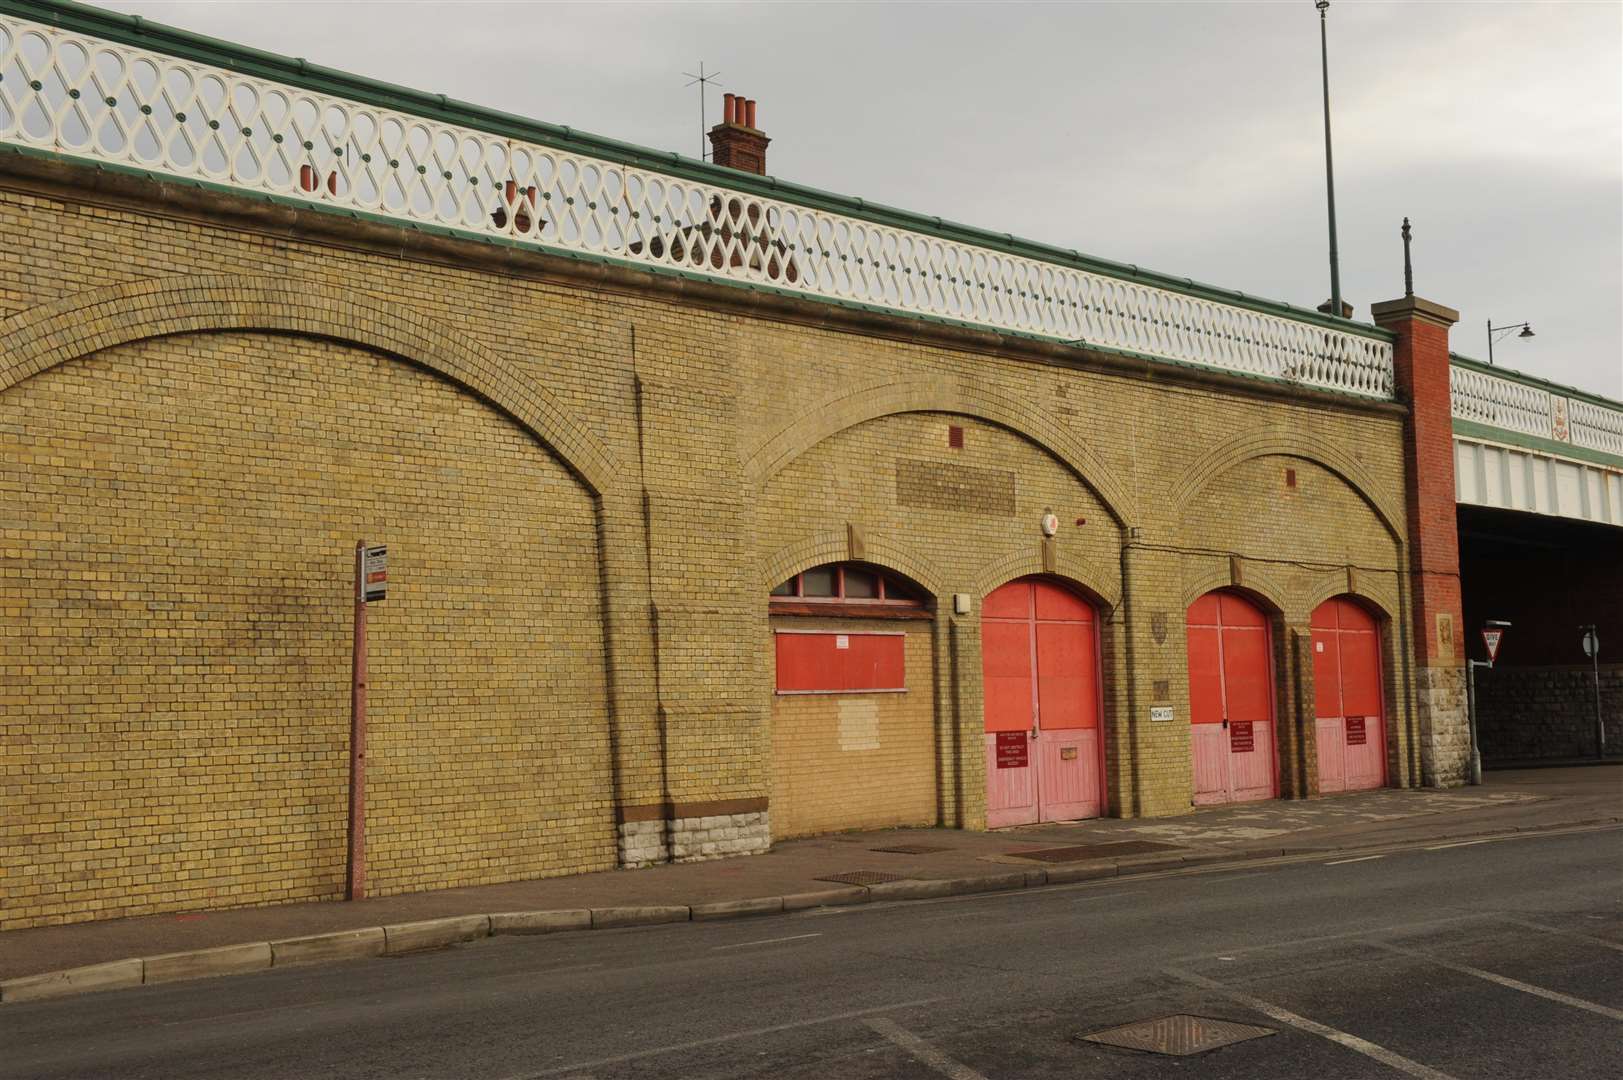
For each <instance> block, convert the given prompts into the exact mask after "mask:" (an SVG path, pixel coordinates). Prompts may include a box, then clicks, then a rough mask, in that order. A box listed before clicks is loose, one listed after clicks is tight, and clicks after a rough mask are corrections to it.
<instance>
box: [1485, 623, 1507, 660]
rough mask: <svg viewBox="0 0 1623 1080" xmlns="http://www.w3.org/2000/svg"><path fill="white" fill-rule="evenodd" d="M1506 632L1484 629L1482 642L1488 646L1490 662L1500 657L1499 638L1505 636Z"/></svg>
mask: <svg viewBox="0 0 1623 1080" xmlns="http://www.w3.org/2000/svg"><path fill="white" fill-rule="evenodd" d="M1504 633H1505V632H1504V631H1503V630H1484V631H1482V644H1483V645H1484V646H1486V647H1487V650H1488V663H1490V664H1491V663H1493V662H1494V661H1495V660H1497V659H1499V639H1500V638H1501V637H1503V636H1504Z"/></svg>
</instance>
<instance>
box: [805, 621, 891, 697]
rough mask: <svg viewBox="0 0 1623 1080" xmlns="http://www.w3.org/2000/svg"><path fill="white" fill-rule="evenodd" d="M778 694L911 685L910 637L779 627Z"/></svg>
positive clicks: (848, 691)
mask: <svg viewBox="0 0 1623 1080" xmlns="http://www.w3.org/2000/svg"><path fill="white" fill-rule="evenodd" d="M776 639H777V654H778V693H780V694H873V693H895V692H897V691H901V690H906V689H907V657H906V651H905V650H906V645H907V637H906V635H904V634H900V633H887V632H885V631H866V632H861V633H854V634H853V633H844V634H842V633H833V632H826V633H825V632H823V631H810V632H803V631H796V630H779V631H778V632H777V634H776Z"/></svg>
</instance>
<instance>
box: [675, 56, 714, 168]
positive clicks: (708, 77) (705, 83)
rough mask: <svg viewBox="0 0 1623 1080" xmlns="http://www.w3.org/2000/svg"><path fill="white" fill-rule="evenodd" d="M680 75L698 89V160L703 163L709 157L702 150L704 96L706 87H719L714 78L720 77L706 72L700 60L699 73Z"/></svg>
mask: <svg viewBox="0 0 1623 1080" xmlns="http://www.w3.org/2000/svg"><path fill="white" fill-rule="evenodd" d="M682 74H684V75H686V76H687V77H688V78H689V79H690V80H691V81H690V82H689V83H688V84H687V85H689V86H697V87H698V88H699V160H700V161H705V160H707V159H708V158H709V157H710V151H708V150H706V149H705V148H704V135H705V129H706V122H705V116H704V94H705V89H706V88H707V87H709V86H711V85H715V86H718V87H719V86H720V85H721V83H719V82H717V81H716V76H717V75H720V74H721V72H719V71H706V70H705V69H704V61H703V60H700V61H699V73H698V74H697V75H695V74H693V72H691V71H684V72H682Z"/></svg>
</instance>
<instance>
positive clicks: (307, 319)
mask: <svg viewBox="0 0 1623 1080" xmlns="http://www.w3.org/2000/svg"><path fill="white" fill-rule="evenodd" d="M243 330H261V331H270V332H274V333H282V334H298V335H307V336H311V337H321V338H328V339H331V340H333V341H338V342H342V343H345V344H351V345H357V346H360V347H362V348H365V349H370V350H372V351H374V352H379V353H383V354H385V355H388V356H393V357H396V358H398V359H401V360H405V361H408V362H410V363H412V364H416V365H418V366H420V367H423V368H426V369H428V370H430V371H433V372H435V373H437V374H439V375H442V376H444V377H445V378H447V379H449V380H451V381H452V382H454V383H456V384H457V385H459V386H461V387H463V388H464V389H466V390H468V391H470V392H472V393H473V394H475V395H477V396H478V397H480V398H481V399H483V400H484V401H486V402H488V403H489V404H491V405H493V406H495V407H496V408H497V409H499V410H501V411H502V412H503V413H505V414H506V415H507V416H508V417H510V418H511V419H512V420H513V421H514V422H516V423H517V424H518V425H519V426H521V427H522V428H524V429H525V430H526V431H527V432H529V433H530V434H531V435H533V436H534V437H535V438H536V439H538V440H539V441H540V442H541V443H543V444H544V445H545V446H546V447H547V448H548V449H549V450H551V451H552V453H554V454H555V455H556V456H557V457H558V459H559V460H560V461H561V462H562V463H563V464H564V466H565V467H566V468H568V469H569V470H570V471H571V472H572V473H574V474H575V476H576V477H577V478H578V479H579V480H580V482H581V483H582V484H583V485H585V487H586V488H587V489H588V490H589V491H590V492H591V493H592V494H593V495H598V496H600V495H602V494H603V493H604V492H605V491H607V490H608V489H609V488H610V487H612V486H613V483H614V478H615V474H616V471H617V466H616V463H615V460H614V457H613V455H612V454H611V453H610V452H609V450H608V448H607V447H606V446H605V445H603V444H602V443H601V442H600V441H599V440H598V439H597V438H596V437H595V436H593V435H592V434H591V433H590V432H588V431H586V430H585V429H583V428H581V427H580V426H579V425H578V424H576V423H575V422H574V421H573V420H571V419H570V417H569V415H568V413H567V412H566V411H565V410H564V409H563V408H562V407H561V406H560V405H559V404H558V403H557V402H556V401H555V400H554V399H553V397H552V395H551V394H550V393H548V391H547V390H546V388H545V387H542V386H537V385H534V384H532V383H528V382H526V381H522V380H519V379H516V378H514V377H513V376H512V375H511V374H510V372H509V370H508V369H507V368H506V366H505V365H504V364H503V363H502V361H501V360H500V359H499V358H498V357H497V356H496V355H495V354H494V353H492V352H490V351H489V350H487V349H486V348H484V347H483V346H482V345H479V344H477V343H476V342H474V341H472V340H471V339H470V338H469V336H468V335H467V334H465V333H460V332H458V331H457V330H456V329H455V328H454V327H452V326H449V325H447V324H445V323H443V322H440V321H438V320H435V319H431V318H428V317H426V316H424V315H422V314H420V313H418V312H415V311H410V310H408V309H405V308H403V307H400V306H398V305H394V304H390V303H389V302H388V301H386V300H384V299H381V298H377V297H372V296H368V295H366V294H365V293H361V292H357V291H351V290H344V289H337V288H334V287H332V286H328V285H322V284H317V283H315V282H309V281H299V280H296V279H288V278H285V277H273V276H246V275H236V274H218V275H196V276H185V277H167V278H155V279H148V280H143V281H134V282H127V283H124V284H121V285H113V286H108V287H106V288H99V289H90V290H86V291H84V292H79V293H74V294H73V295H71V296H67V297H63V298H62V299H60V300H57V301H54V302H52V303H49V304H41V305H39V306H38V307H34V308H30V309H28V310H27V311H23V312H20V313H18V314H16V315H13V316H11V317H10V318H8V319H5V320H0V393H3V392H4V391H6V390H7V389H9V388H10V387H12V386H14V385H16V384H17V383H19V382H21V381H22V380H23V379H26V378H28V377H30V376H32V375H37V374H39V373H40V372H42V371H46V370H48V369H50V368H52V367H55V366H57V365H58V364H63V363H66V362H67V361H69V360H74V359H77V358H79V357H81V356H85V355H87V354H89V353H93V352H99V351H101V350H103V349H108V348H112V347H113V346H117V345H125V344H129V343H130V342H134V341H141V340H144V339H147V338H154V337H164V336H167V335H170V334H192V333H209V332H219V331H243ZM358 392H360V391H359V390H358Z"/></svg>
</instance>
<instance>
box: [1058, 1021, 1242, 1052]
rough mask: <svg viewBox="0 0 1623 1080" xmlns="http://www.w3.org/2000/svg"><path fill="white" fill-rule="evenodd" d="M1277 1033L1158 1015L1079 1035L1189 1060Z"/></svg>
mask: <svg viewBox="0 0 1623 1080" xmlns="http://www.w3.org/2000/svg"><path fill="white" fill-rule="evenodd" d="M1272 1034H1274V1032H1273V1031H1272V1030H1271V1029H1269V1028H1265V1027H1256V1026H1254V1025H1252V1024H1237V1023H1235V1022H1234V1021H1233V1020H1214V1019H1212V1018H1211V1017H1209V1016H1191V1015H1189V1014H1188V1013H1175V1014H1174V1015H1172V1016H1158V1017H1156V1018H1155V1019H1154V1020H1140V1021H1138V1022H1136V1023H1132V1024H1123V1025H1122V1026H1121V1027H1113V1028H1109V1029H1107V1030H1105V1031H1096V1032H1094V1033H1093V1034H1092V1035H1078V1036H1077V1038H1079V1039H1081V1040H1082V1041H1083V1042H1092V1043H1102V1044H1103V1045H1105V1046H1120V1047H1122V1048H1124V1049H1127V1050H1142V1051H1143V1052H1145V1053H1147V1054H1170V1055H1172V1056H1174V1057H1187V1056H1189V1055H1190V1054H1204V1053H1205V1052H1206V1051H1208V1050H1216V1049H1217V1048H1218V1047H1220V1046H1230V1045H1232V1044H1234V1043H1237V1042H1245V1041H1246V1040H1247V1039H1260V1038H1262V1037H1263V1036H1264V1035H1272Z"/></svg>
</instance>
